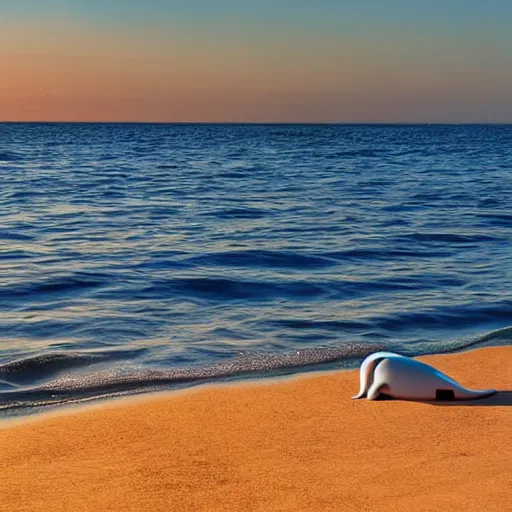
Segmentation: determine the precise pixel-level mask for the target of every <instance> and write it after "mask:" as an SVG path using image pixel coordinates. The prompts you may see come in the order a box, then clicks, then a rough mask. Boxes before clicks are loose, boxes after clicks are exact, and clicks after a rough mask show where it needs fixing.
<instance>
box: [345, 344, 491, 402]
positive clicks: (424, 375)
mask: <svg viewBox="0 0 512 512" xmlns="http://www.w3.org/2000/svg"><path fill="white" fill-rule="evenodd" d="M359 378H360V388H359V393H358V394H357V395H356V396H354V397H353V398H354V399H358V398H364V397H366V398H368V400H377V399H379V398H396V399H399V400H420V401H434V400H471V399H475V398H485V397H488V396H491V395H494V394H495V393H496V390H495V389H484V390H473V389H467V388H464V387H463V386H461V385H460V384H459V383H458V382H457V381H455V380H453V379H452V378H450V377H448V375H445V374H444V373H442V372H440V371H439V370H436V369H435V368H433V367H432V366H429V365H428V364H425V363H422V362H421V361H416V360H415V359H410V358H409V357H404V356H401V355H399V354H394V353H393V352H375V353H373V354H370V355H369V356H368V357H367V358H366V359H364V361H363V362H362V364H361V369H360V373H359Z"/></svg>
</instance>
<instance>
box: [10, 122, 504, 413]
mask: <svg viewBox="0 0 512 512" xmlns="http://www.w3.org/2000/svg"><path fill="white" fill-rule="evenodd" d="M0 183H1V188H0V409H2V410H4V411H7V412H8V413H12V412H13V411H18V412H21V413H23V412H25V411H28V410H30V408H33V407H34V406H43V405H46V404H48V405H52V404H57V403H61V402H70V401H77V400H88V399H91V398H97V397H100V396H110V395H117V394H122V393H125V392H138V391H143V390H148V389H160V388H161V387H162V386H169V385H178V384H179V385H183V384H189V383H192V382H202V381H204V380H205V379H206V380H212V379H216V378H229V377H241V376H242V377H243V376H247V375H252V374H258V375H259V374H268V373H269V372H272V373H276V372H277V373H279V371H281V370H285V369H286V370H287V371H295V370H296V369H297V368H309V367H313V366H314V367H325V366H324V365H322V363H329V364H330V365H331V366H332V365H334V366H338V367H343V366H347V365H351V364H354V363H356V362H357V361H358V360H360V358H361V357H362V356H363V355H364V354H366V353H368V352H369V351H372V350H374V349H378V348H380V347H385V348H389V349H392V350H397V351H400V352H402V353H406V354H410V355H415V354H420V353H432V352H443V351H451V350H460V349H464V348H466V347H474V346H481V345H484V344H510V343H511V341H512V250H511V241H512V209H511V207H510V197H511V195H512V126H505V125H496V126H483V125H482V126H469V125H465V126H436V125H433V126H427V125H411V126H405V125H395V126H393V125H354V126H348V125H172V124H169V125H165V124H160V125H151V124H0Z"/></svg>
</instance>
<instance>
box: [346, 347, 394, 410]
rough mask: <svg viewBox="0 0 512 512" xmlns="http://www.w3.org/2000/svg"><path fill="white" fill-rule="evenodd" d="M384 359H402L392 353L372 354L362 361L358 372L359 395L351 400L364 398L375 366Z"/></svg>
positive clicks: (371, 380)
mask: <svg viewBox="0 0 512 512" xmlns="http://www.w3.org/2000/svg"><path fill="white" fill-rule="evenodd" d="M386 357H402V356H401V355H399V354H395V353H394V352H374V353H373V354H370V355H369V356H368V357H366V358H365V359H364V361H363V362H362V363H361V369H360V370H359V382H360V387H359V393H358V394H357V395H354V396H353V397H352V399H353V400H358V399H360V398H365V397H366V394H367V393H368V390H369V389H370V386H371V384H372V382H373V372H374V371H375V368H376V366H377V365H378V364H379V363H380V361H382V360H383V359H385V358H386Z"/></svg>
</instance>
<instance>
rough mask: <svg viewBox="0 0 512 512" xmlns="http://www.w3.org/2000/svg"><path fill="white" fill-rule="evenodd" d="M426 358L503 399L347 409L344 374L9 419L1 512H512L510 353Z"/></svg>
mask: <svg viewBox="0 0 512 512" xmlns="http://www.w3.org/2000/svg"><path fill="white" fill-rule="evenodd" d="M421 359H422V360H424V361H426V362H428V363H430V364H434V365H435V366H436V367H438V368H439V369H440V370H441V371H444V372H446V373H448V374H449V375H451V376H452V377H454V378H455V379H457V380H459V381H460V382H461V384H463V385H465V386H467V387H474V388H489V387H494V388H497V389H500V390H504V392H502V393H499V394H498V395H496V396H495V397H493V398H490V399H486V400H480V401H476V402H473V403H469V402H468V403H464V404H460V405H429V404H422V403H412V402H399V401H391V402H368V401H366V400H361V401H352V400H351V399H350V397H351V395H353V394H355V393H356V392H357V390H358V387H359V382H358V374H357V372H355V371H350V372H333V373H328V374H309V375H306V376H299V377H295V378H292V379H275V380H272V381H265V382H259V383H256V384H254V383H252V384H236V385H232V384H231V385H217V386H204V387H198V388H195V389H193V390H189V391H186V392H170V393H165V394H160V395H153V396H146V397H144V399H142V400H141V399H137V400H133V399H132V400H120V401H111V402H108V403H107V404H104V405H101V406H94V407H89V408H82V409H78V410H77V409H70V410H67V411H66V412H64V413H63V412H60V413H52V414H48V415H44V416H41V417H38V418H36V419H28V420H25V421H23V422H19V421H15V422H9V421H5V422H3V423H0V511H2V512H4V511H6V512H16V511H21V510H23V511H30V512H35V511H49V512H58V511H89V510H90V511H100V512H101V511H113V510H115V511H152V512H153V511H227V510H229V511H236V512H239V511H240V512H242V511H262V512H273V511H284V510H301V511H336V512H340V511H351V512H352V511H382V510H386V511H404V512H405V511H407V512H411V511H435V512H448V511H455V510H456V511H464V512H470V511H475V512H491V511H495V510H496V511H498V510H499V511H500V512H503V511H505V510H510V508H507V507H510V502H511V500H512V347H503V348H486V349H480V350H475V351H472V352H466V353H463V354H455V355H445V356H431V357H424V358H421ZM507 390H508V392H507Z"/></svg>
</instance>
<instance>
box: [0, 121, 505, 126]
mask: <svg viewBox="0 0 512 512" xmlns="http://www.w3.org/2000/svg"><path fill="white" fill-rule="evenodd" d="M0 124H132V125H133V124H148V125H151V124H153V125H155V124H156V125H240V126H244V125H260V126H261V125H263V126H264V125H276V126H279V125H281V126H283V125H288V126H293V125H296V126H509V125H512V120H511V121H462V122H457V121H450V122H448V121H430V122H428V121H291V122H287V121H65V120H61V121H44V120H40V121H2V120H0Z"/></svg>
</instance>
